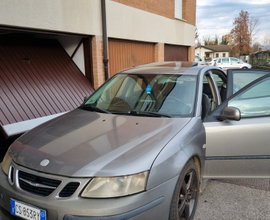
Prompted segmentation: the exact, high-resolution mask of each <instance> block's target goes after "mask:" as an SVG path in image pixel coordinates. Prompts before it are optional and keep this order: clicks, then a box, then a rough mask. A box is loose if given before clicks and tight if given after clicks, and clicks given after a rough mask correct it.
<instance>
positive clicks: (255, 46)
mask: <svg viewBox="0 0 270 220" xmlns="http://www.w3.org/2000/svg"><path fill="white" fill-rule="evenodd" d="M259 46H261V44H260V43H258V42H256V43H254V44H253V46H252V50H253V53H254V52H257V51H259Z"/></svg>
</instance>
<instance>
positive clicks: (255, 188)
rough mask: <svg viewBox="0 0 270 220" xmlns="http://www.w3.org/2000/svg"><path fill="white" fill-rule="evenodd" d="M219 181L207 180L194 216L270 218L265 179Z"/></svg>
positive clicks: (206, 218) (204, 219) (242, 219)
mask: <svg viewBox="0 0 270 220" xmlns="http://www.w3.org/2000/svg"><path fill="white" fill-rule="evenodd" d="M222 181H223V182H220V181H215V180H210V181H209V182H208V184H207V185H206V187H205V189H204V191H203V193H202V194H201V196H200V199H199V203H198V208H197V211H196V214H195V218H194V220H221V219H226V220H229V219H232V220H247V219H250V220H269V219H270V191H269V190H270V188H269V179H265V180H262V179H253V180H250V179H248V180H222ZM259 188H260V189H259Z"/></svg>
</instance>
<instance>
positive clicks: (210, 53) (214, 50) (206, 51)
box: [195, 45, 231, 61]
mask: <svg viewBox="0 0 270 220" xmlns="http://www.w3.org/2000/svg"><path fill="white" fill-rule="evenodd" d="M230 51H231V48H230V46H229V45H211V46H198V47H196V48H195V53H196V54H198V55H199V56H200V57H201V58H202V59H204V60H205V61H207V60H211V59H212V58H218V57H229V56H230Z"/></svg>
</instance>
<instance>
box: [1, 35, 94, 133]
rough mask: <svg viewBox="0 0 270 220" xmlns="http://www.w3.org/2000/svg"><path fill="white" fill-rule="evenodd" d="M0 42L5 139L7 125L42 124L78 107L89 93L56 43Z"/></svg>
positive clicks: (9, 40)
mask: <svg viewBox="0 0 270 220" xmlns="http://www.w3.org/2000/svg"><path fill="white" fill-rule="evenodd" d="M0 40H1V41H0V69H1V71H0V79H1V80H2V81H1V89H2V91H1V100H0V103H1V102H2V103H1V107H0V108H1V109H0V110H1V111H0V112H1V114H0V126H1V127H2V129H1V130H3V131H4V132H5V131H7V130H8V131H10V133H7V132H6V133H4V134H5V136H6V137H8V136H10V135H13V134H12V126H10V124H18V125H19V124H21V125H23V126H25V125H26V124H27V123H25V122H27V121H31V120H32V122H33V121H44V120H46V118H51V116H53V115H59V114H62V113H65V112H67V111H70V110H72V109H74V108H76V107H78V106H79V105H80V104H81V103H82V102H83V99H84V97H85V96H88V95H90V94H92V93H93V91H94V89H93V88H92V86H91V84H90V83H89V81H88V80H87V79H86V77H85V76H84V75H83V74H82V73H81V71H80V70H79V68H78V67H77V66H76V64H75V63H74V62H73V61H72V59H71V58H70V57H69V55H68V54H67V53H66V51H65V50H64V49H63V48H62V46H61V45H60V44H59V43H58V41H56V40H52V39H35V38H23V39H21V38H19V37H18V38H15V39H14V38H12V39H7V38H3V37H1V39H0ZM39 118H44V120H40V119H39ZM37 119H38V120H37ZM21 122H23V123H21ZM32 122H31V123H32ZM32 124H33V123H32ZM7 127H8V129H5V128H7Z"/></svg>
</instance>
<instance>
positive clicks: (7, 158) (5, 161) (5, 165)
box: [2, 151, 12, 175]
mask: <svg viewBox="0 0 270 220" xmlns="http://www.w3.org/2000/svg"><path fill="white" fill-rule="evenodd" d="M11 161H12V158H11V156H10V155H9V153H8V151H7V152H6V155H5V157H4V159H3V162H2V170H3V171H4V173H5V174H6V175H8V171H9V167H10V164H11Z"/></svg>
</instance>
